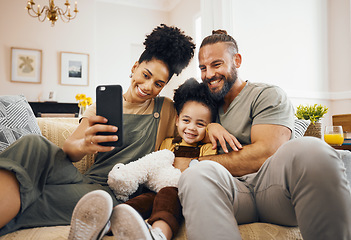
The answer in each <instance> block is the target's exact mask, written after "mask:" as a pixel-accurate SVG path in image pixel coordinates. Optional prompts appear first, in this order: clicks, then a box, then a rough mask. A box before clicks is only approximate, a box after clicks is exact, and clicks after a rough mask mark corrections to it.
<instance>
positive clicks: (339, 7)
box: [328, 0, 351, 114]
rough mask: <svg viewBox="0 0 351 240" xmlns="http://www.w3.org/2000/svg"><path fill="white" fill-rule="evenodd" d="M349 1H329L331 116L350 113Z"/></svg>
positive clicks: (350, 37) (350, 25)
mask: <svg viewBox="0 0 351 240" xmlns="http://www.w3.org/2000/svg"><path fill="white" fill-rule="evenodd" d="M350 2H351V1H350V0H329V1H328V15H329V24H328V27H329V35H328V41H329V89H330V92H331V95H330V97H331V100H332V101H331V109H332V114H345V113H348V114H350V113H351V24H350V22H351V15H350V11H351V6H350Z"/></svg>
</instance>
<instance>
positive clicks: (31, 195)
mask: <svg viewBox="0 0 351 240" xmlns="http://www.w3.org/2000/svg"><path fill="white" fill-rule="evenodd" d="M144 45H145V51H144V52H143V53H142V55H141V56H140V58H139V60H138V61H137V62H136V63H135V64H134V66H133V68H132V73H131V86H130V87H129V89H128V90H127V92H126V93H125V94H124V103H123V107H124V124H123V127H124V133H125V135H124V140H125V141H124V145H123V146H122V147H118V148H113V147H104V146H100V145H99V144H98V143H100V142H106V141H118V139H117V136H100V135H97V134H96V133H97V132H106V131H109V132H116V131H118V130H117V129H116V128H115V127H113V126H107V125H103V124H101V123H106V122H107V119H105V118H103V117H101V116H96V115H95V108H94V107H92V108H90V109H89V110H87V113H86V115H85V117H83V118H82V121H81V123H80V125H79V126H78V128H77V129H76V131H75V132H74V133H73V134H72V136H71V137H69V138H68V139H67V141H66V143H65V144H64V146H63V150H61V149H60V148H57V147H56V146H54V145H53V144H51V143H50V142H49V141H47V140H45V139H44V138H42V137H38V136H33V135H30V136H27V137H23V138H21V139H20V140H19V141H17V142H16V143H15V144H13V145H12V146H10V147H9V148H8V149H6V150H5V151H4V152H2V153H1V154H0V216H1V219H0V228H1V229H0V235H4V234H6V233H9V232H13V231H15V230H17V229H19V228H25V227H26V228H27V227H37V226H50V225H68V224H69V223H70V219H71V216H72V212H73V209H74V207H75V205H76V203H77V202H78V200H79V199H80V198H81V197H82V196H83V195H85V194H86V193H88V192H91V191H93V190H96V189H103V190H105V191H107V192H108V193H109V194H110V195H111V196H112V197H113V201H114V203H113V204H114V205H116V204H118V203H119V202H117V200H116V199H115V198H114V195H113V193H112V191H111V190H110V189H109V188H108V186H107V183H106V181H107V174H108V172H109V171H110V170H111V168H112V167H113V166H114V165H115V164H116V163H118V162H122V163H128V162H130V161H133V160H136V159H138V158H140V157H142V156H144V155H145V154H147V153H150V152H152V151H154V150H156V149H158V147H159V145H160V144H161V142H162V140H163V139H164V138H165V137H166V136H169V135H173V132H174V126H175V124H174V120H175V116H176V113H175V110H174V109H173V106H172V102H171V100H169V99H165V98H159V97H157V95H158V94H159V93H160V91H161V90H162V89H163V87H164V86H165V85H166V84H167V83H168V81H169V80H170V79H171V77H172V76H173V74H179V73H180V72H181V71H182V69H184V68H185V67H186V66H187V65H188V63H189V61H190V59H191V58H192V57H193V55H194V48H195V45H194V44H193V43H192V39H191V38H190V37H189V36H186V35H184V33H183V32H181V31H180V29H178V28H175V27H168V26H166V25H164V24H161V25H160V26H159V27H157V28H155V29H154V30H153V32H152V33H151V34H150V35H148V36H147V38H146V40H145V42H144ZM94 106H95V105H94ZM112 110H113V106H111V111H112ZM91 153H98V156H97V158H96V161H95V163H94V165H93V166H92V167H91V168H90V169H89V170H88V171H87V173H85V174H84V175H83V174H81V173H79V172H78V170H77V169H76V168H75V167H74V166H73V164H72V161H79V160H80V159H81V158H82V157H83V156H85V155H86V154H91Z"/></svg>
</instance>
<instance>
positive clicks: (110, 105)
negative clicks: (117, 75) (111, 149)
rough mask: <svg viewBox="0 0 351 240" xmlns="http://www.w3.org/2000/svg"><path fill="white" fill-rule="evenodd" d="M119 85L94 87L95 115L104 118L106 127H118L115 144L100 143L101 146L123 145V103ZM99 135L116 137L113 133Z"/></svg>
mask: <svg viewBox="0 0 351 240" xmlns="http://www.w3.org/2000/svg"><path fill="white" fill-rule="evenodd" d="M122 97H123V96H122V87H121V86H120V85H100V86H97V87H96V115H99V116H102V117H105V118H106V119H107V120H108V122H107V123H106V124H107V125H113V126H116V127H118V131H117V136H118V141H116V142H104V143H100V144H101V145H103V146H115V147H118V146H122V145H123V101H122ZM98 134H100V135H116V133H115V132H113V133H111V132H100V133H98Z"/></svg>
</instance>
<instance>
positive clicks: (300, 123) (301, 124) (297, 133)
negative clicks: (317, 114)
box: [294, 118, 311, 138]
mask: <svg viewBox="0 0 351 240" xmlns="http://www.w3.org/2000/svg"><path fill="white" fill-rule="evenodd" d="M310 123H311V121H310V120H304V119H297V118H296V119H295V124H294V138H298V137H303V135H304V134H305V132H306V130H307V128H308V126H309V125H310Z"/></svg>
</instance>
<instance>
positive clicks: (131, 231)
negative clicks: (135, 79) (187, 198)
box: [111, 79, 217, 240]
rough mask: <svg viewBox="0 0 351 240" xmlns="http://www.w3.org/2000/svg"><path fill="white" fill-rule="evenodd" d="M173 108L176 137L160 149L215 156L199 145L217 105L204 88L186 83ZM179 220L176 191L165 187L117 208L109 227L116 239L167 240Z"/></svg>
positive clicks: (207, 146) (190, 155) (206, 146)
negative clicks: (174, 111) (174, 110)
mask: <svg viewBox="0 0 351 240" xmlns="http://www.w3.org/2000/svg"><path fill="white" fill-rule="evenodd" d="M174 105H175V108H176V111H177V118H176V126H177V130H178V134H179V136H177V137H175V138H167V139H165V140H164V141H163V142H162V144H161V147H160V150H162V149H168V150H171V151H173V152H174V154H175V156H176V157H188V158H192V159H196V158H198V157H200V156H207V155H213V154H216V150H213V149H212V144H210V143H207V144H205V143H203V142H202V140H203V139H204V138H205V136H206V126H207V124H209V123H210V122H213V121H214V120H215V119H216V115H217V106H216V104H215V103H214V102H213V100H212V99H211V98H210V97H209V95H208V92H207V89H206V86H204V85H203V84H200V83H198V82H197V81H196V80H195V79H189V80H187V81H186V82H185V83H184V84H183V85H181V86H180V87H179V88H178V89H177V90H175V94H174ZM195 161H196V160H195ZM193 162H194V161H192V163H193ZM138 213H139V214H140V215H141V216H142V217H141V216H140V215H139V214H138ZM147 218H148V223H149V224H151V225H152V227H150V225H146V224H145V222H144V220H143V219H147ZM182 220H183V216H182V209H181V205H180V201H179V199H178V189H177V188H176V187H165V188H162V189H161V190H160V191H159V192H158V193H154V192H147V193H144V194H141V195H139V196H137V197H135V198H132V199H130V200H128V201H126V202H125V204H120V205H118V206H116V207H115V209H114V213H113V214H112V218H111V223H112V224H111V225H112V232H113V234H114V236H115V237H116V238H117V239H124V240H128V239H130V240H133V239H150V240H151V239H168V240H169V239H171V238H172V236H174V235H176V234H177V232H178V229H179V225H180V223H181V222H182Z"/></svg>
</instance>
